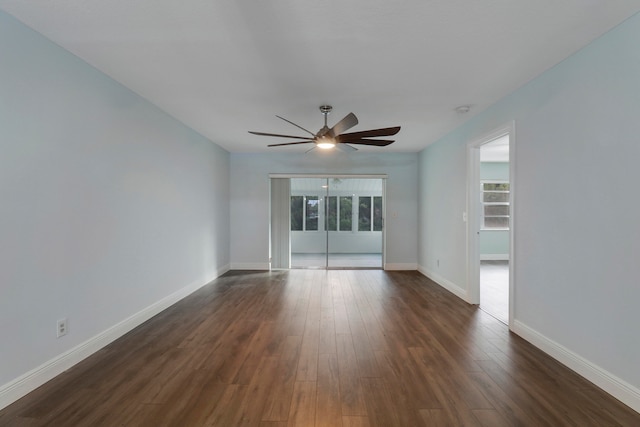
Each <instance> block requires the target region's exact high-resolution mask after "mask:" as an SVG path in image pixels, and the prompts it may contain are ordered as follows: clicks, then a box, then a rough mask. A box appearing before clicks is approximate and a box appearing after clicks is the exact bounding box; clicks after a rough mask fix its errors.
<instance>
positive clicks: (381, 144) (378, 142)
mask: <svg viewBox="0 0 640 427" xmlns="http://www.w3.org/2000/svg"><path fill="white" fill-rule="evenodd" d="M394 142H395V141H393V140H390V139H356V140H355V141H348V143H349V144H359V145H375V146H376V147H385V146H387V145H389V144H393V143H394ZM341 144H345V143H344V142H342V143H341Z"/></svg>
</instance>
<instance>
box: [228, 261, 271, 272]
mask: <svg viewBox="0 0 640 427" xmlns="http://www.w3.org/2000/svg"><path fill="white" fill-rule="evenodd" d="M230 269H231V270H269V263H268V262H233V263H231V268H230Z"/></svg>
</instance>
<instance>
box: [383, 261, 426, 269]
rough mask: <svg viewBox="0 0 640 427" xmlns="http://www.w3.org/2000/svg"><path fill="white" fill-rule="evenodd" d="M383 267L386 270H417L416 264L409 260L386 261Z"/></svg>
mask: <svg viewBox="0 0 640 427" xmlns="http://www.w3.org/2000/svg"><path fill="white" fill-rule="evenodd" d="M384 269H385V270H388V271H400V270H417V269H418V264H416V263H410V262H387V263H385V264H384Z"/></svg>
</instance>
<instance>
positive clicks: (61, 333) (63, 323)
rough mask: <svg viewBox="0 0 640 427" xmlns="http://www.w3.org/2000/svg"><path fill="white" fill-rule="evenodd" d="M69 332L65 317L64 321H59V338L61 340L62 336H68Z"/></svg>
mask: <svg viewBox="0 0 640 427" xmlns="http://www.w3.org/2000/svg"><path fill="white" fill-rule="evenodd" d="M67 332H69V328H68V326H67V318H66V317H65V318H64V319H60V320H58V329H57V336H58V338H60V337H61V336H64V335H67Z"/></svg>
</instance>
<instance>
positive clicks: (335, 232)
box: [326, 178, 384, 268]
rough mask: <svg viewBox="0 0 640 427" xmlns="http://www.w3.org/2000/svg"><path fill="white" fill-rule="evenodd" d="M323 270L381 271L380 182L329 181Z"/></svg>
mask: <svg viewBox="0 0 640 427" xmlns="http://www.w3.org/2000/svg"><path fill="white" fill-rule="evenodd" d="M327 184H328V189H329V193H328V196H327V197H326V199H327V202H328V203H327V234H328V255H327V268H382V226H383V217H382V212H383V206H384V205H383V200H382V197H383V180H382V179H370V178H329V179H328V182H327Z"/></svg>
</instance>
